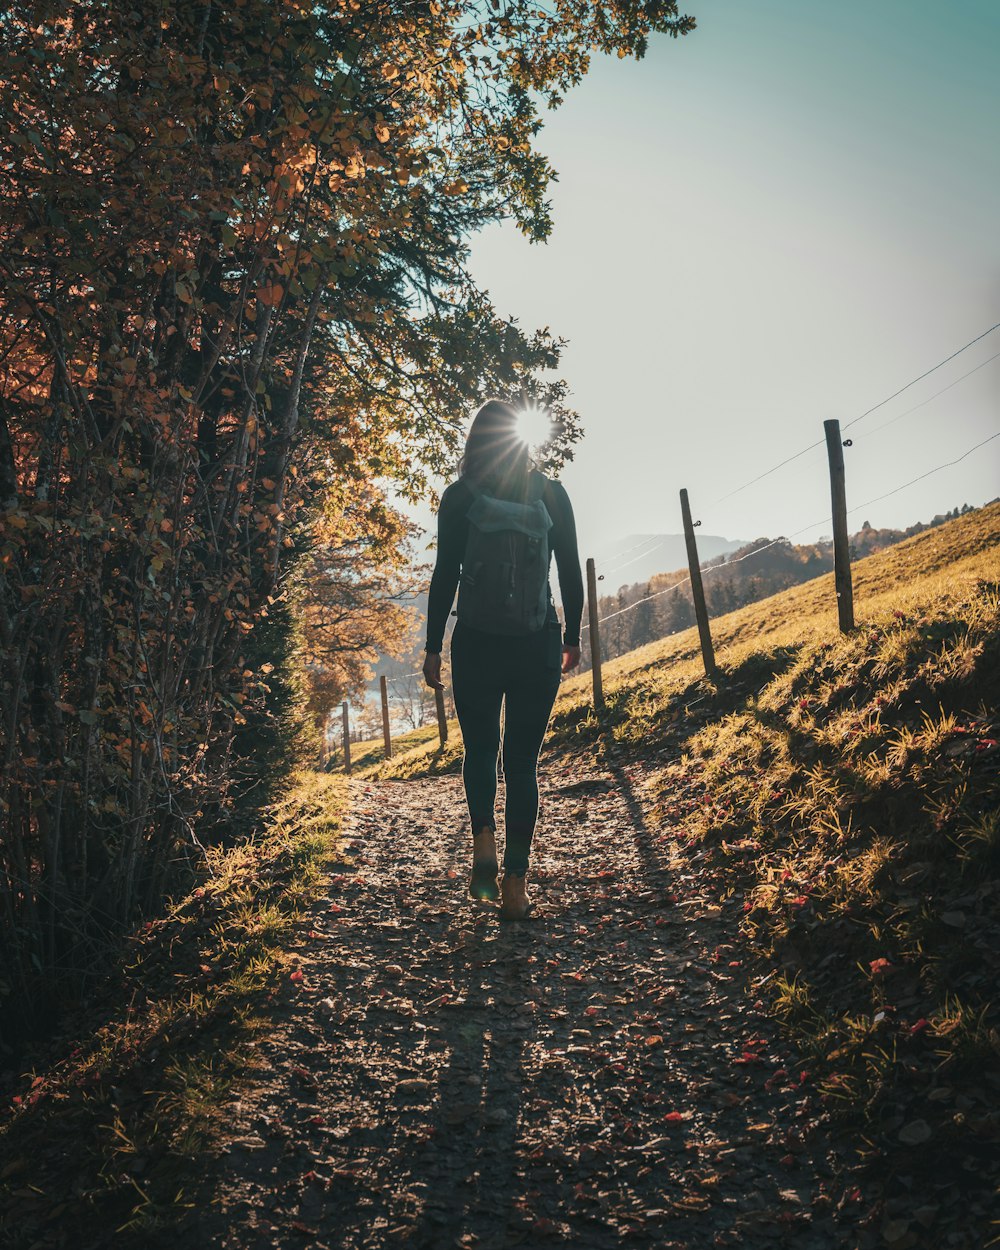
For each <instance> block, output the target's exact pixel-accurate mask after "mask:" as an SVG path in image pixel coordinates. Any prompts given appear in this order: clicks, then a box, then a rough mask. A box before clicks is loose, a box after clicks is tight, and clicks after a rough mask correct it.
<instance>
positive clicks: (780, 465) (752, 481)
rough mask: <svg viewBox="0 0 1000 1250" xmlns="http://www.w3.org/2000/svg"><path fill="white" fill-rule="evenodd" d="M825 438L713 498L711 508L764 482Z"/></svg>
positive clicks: (820, 443) (819, 444) (818, 444)
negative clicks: (727, 492)
mask: <svg viewBox="0 0 1000 1250" xmlns="http://www.w3.org/2000/svg"><path fill="white" fill-rule="evenodd" d="M825 441H826V440H825V439H822V438H821V439H820V440H819V442H817V443H810V444H809V446H808V447H803V448H802V450H801V451H797V452H796V453H795V454H794V455H793V456H789V457H788V459H787V460H782V461H780V462H779V463H778V464H776V465H774V466H773V467H772V468H770V469H765V470H764V472H763V473H758V475H757V476H756V477H752V478H751V479H750V481H749V482H744V483H743V485H742V486H737V487H736V489H735V490H731V491H730V492H729V494H728V495H721V496H720V497H719V498H718V499H713V500H712V502H711V503H710V504H709V507H710V508H714V507H715V505H716V504H717V503H724V502H725V501H726V500H727V499H732V497H733V496H734V495H738V494H739V493H740V492H741V491H744V490H746V489H747V487H749V486H755V485H756V484H757V482H762V481H763V480H764V478H766V477H770V476H771V474H772V473H777V472H778V470H779V469H783V468H784V467H785V465H786V464H791V463H792V461H793V460H798V459H799V458H800V457H801V456H804V455H805V454H806V452H807V451H812V450H813V449H814V448H816V447H822V446H823V443H824V442H825Z"/></svg>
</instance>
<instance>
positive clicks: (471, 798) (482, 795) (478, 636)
mask: <svg viewBox="0 0 1000 1250" xmlns="http://www.w3.org/2000/svg"><path fill="white" fill-rule="evenodd" d="M561 665H562V635H561V631H560V627H559V623H558V621H555V622H552V623H551V624H548V625H546V626H544V627H543V628H542V629H540V630H539V631H538V632H537V633H535V634H528V635H526V636H524V637H521V638H506V637H503V636H501V635H498V634H486V633H482V632H481V631H479V630H476V629H469V628H468V627H467V626H463V625H462V624H461V622H459V624H457V625H456V626H455V632H454V634H453V635H452V639H451V681H452V689H453V691H454V694H455V711H456V712H457V713H458V721H459V724H460V725H461V726H462V738H463V739H464V741H465V762H464V764H463V767H462V778H463V780H464V782H465V797H466V799H467V801H468V804H469V818H470V820H471V822H472V832H473V834H476V833H478V832H479V831H480V830H481V829H483V828H485V827H486V826H489V827H490V828H491V829H495V828H496V816H495V811H494V804H495V802H496V795H497V756H498V754H499V751H500V707H501V704H504V731H503V774H504V780H505V781H506V784H507V804H506V808H507V810H506V832H507V837H506V845H505V849H504V861H503V862H504V870H505V871H506V872H511V873H519V874H523V873H524V872H526V871H527V868H528V855H529V852H530V850H531V837H532V834H533V833H534V831H535V821H536V820H537V818H538V772H537V769H538V752H539V750H540V749H541V745H542V739H543V738H544V737H545V730H546V727H547V726H548V723H549V715H550V713H551V711H552V704H553V703H554V702H555V697H556V692H557V691H558V689H559V672H560V668H561Z"/></svg>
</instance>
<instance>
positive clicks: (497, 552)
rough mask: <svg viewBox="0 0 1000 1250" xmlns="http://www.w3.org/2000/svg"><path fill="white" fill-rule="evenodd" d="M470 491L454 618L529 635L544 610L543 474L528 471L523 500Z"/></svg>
mask: <svg viewBox="0 0 1000 1250" xmlns="http://www.w3.org/2000/svg"><path fill="white" fill-rule="evenodd" d="M463 481H464V482H465V484H466V486H467V487H468V488H469V490H470V491H471V492H472V496H473V499H472V504H471V506H470V508H469V511H468V513H467V514H466V515H467V517H468V521H469V534H468V538H467V539H466V543H465V556H464V558H463V560H462V577H461V581H460V582H459V587H458V619H459V621H461V622H462V624H464V625H468V626H470V627H471V628H472V629H479V630H483V631H484V632H485V633H488V634H508V635H517V634H534V633H536V632H537V631H538V630H540V629H541V628H542V627H543V626H544V625H545V622H546V620H547V618H548V612H549V530H550V529H551V528H552V518H551V517H550V516H549V513H548V509H547V508H546V507H545V504H544V503H543V502H542V494H543V492H544V490H545V487H546V485H547V481H546V479H545V477H544V476H543V475H542V474H541V473H538V472H533V473H532V474H531V476H530V478H529V480H528V490H527V495H526V498H525V500H524V502H523V503H522V502H515V501H513V500H509V499H497V498H496V497H495V496H493V495H490V494H488V493H487V492H486V491H485V490H483V489H482V488H481V487H478V486H476V485H474V484H473V483H472V482H471V481H470V480H469V479H468V478H463Z"/></svg>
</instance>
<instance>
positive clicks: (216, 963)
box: [0, 773, 347, 1250]
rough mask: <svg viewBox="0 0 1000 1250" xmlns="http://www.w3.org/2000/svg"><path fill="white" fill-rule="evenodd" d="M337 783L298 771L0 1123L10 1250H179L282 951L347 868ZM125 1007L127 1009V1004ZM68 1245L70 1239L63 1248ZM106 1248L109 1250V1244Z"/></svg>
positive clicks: (282, 979)
mask: <svg viewBox="0 0 1000 1250" xmlns="http://www.w3.org/2000/svg"><path fill="white" fill-rule="evenodd" d="M346 801H347V786H346V782H345V781H344V779H343V778H341V777H336V776H329V775H323V774H316V773H306V774H303V775H302V776H300V777H299V778H298V779H297V780H296V782H295V784H294V785H293V786H291V788H290V790H289V792H288V794H287V796H286V797H285V798H284V799H282V800H281V801H280V802H278V803H276V804H275V805H274V806H273V807H272V808H271V809H270V810H269V811H268V813H267V814H266V819H265V821H264V822H263V825H262V828H261V831H260V833H259V834H258V835H257V836H255V837H253V838H251V839H248V840H247V841H246V842H244V843H243V844H241V845H240V846H238V847H235V848H230V849H228V850H213V851H211V852H210V855H209V871H208V872H207V873H206V876H205V878H204V880H203V882H202V884H201V885H199V886H198V887H197V888H196V889H194V890H193V891H191V892H190V893H189V894H187V895H186V896H184V897H183V898H179V899H177V900H176V902H175V903H174V905H173V906H172V907H171V908H170V909H169V911H168V912H167V914H166V915H165V916H164V917H163V918H162V919H160V920H155V921H150V922H148V923H147V924H145V925H144V927H143V928H142V930H141V931H140V932H139V933H138V934H136V935H135V937H134V939H133V940H132V941H131V943H130V944H129V948H128V952H127V958H126V960H125V962H124V965H123V967H122V969H121V973H120V976H118V977H116V978H115V979H114V980H113V982H112V983H111V984H109V985H108V986H107V988H106V990H105V991H104V993H103V994H102V999H103V1001H104V1003H105V1004H109V1005H110V1006H108V1008H107V1010H106V1011H105V1012H103V1013H102V1011H101V1009H100V1006H99V1005H97V1004H95V1006H94V1008H93V1009H92V1010H91V1011H89V1012H88V1013H86V1014H85V1015H84V1016H82V1017H81V1018H80V1019H79V1020H78V1021H77V1022H76V1029H77V1031H78V1035H79V1036H82V1037H83V1040H82V1041H79V1042H71V1041H63V1042H60V1043H58V1044H56V1045H55V1046H53V1047H52V1048H51V1053H50V1054H49V1055H48V1056H47V1057H46V1061H45V1063H44V1064H43V1063H41V1062H39V1063H38V1064H37V1067H36V1070H35V1071H34V1072H31V1073H28V1074H26V1076H25V1077H24V1078H23V1079H22V1080H21V1081H20V1082H19V1083H18V1085H17V1088H16V1090H15V1091H14V1092H13V1094H12V1095H11V1097H10V1098H9V1099H8V1100H7V1101H6V1104H5V1106H4V1109H3V1121H2V1122H0V1149H2V1158H3V1161H4V1162H3V1166H2V1168H0V1244H3V1245H4V1246H8V1247H11V1248H12V1250H21V1248H22V1247H25V1248H27V1247H31V1246H36V1245H38V1246H42V1245H48V1244H60V1236H61V1233H60V1230H62V1233H65V1230H66V1229H67V1228H69V1227H71V1228H72V1229H73V1230H74V1232H73V1237H74V1240H75V1243H76V1244H86V1245H91V1244H97V1243H98V1241H99V1240H102V1238H104V1237H106V1236H107V1235H108V1232H109V1230H110V1229H115V1230H117V1232H116V1234H115V1245H116V1246H118V1245H121V1246H126V1245H136V1246H142V1247H152V1246H158V1245H161V1244H162V1245H167V1244H169V1245H174V1244H176V1236H177V1234H178V1231H179V1230H180V1229H182V1228H183V1226H184V1224H185V1221H186V1220H187V1219H188V1218H189V1217H190V1216H191V1215H192V1213H193V1212H195V1211H196V1210H197V1208H198V1206H199V1205H200V1202H201V1201H202V1199H201V1195H202V1193H203V1190H204V1188H205V1186H206V1185H207V1184H208V1181H207V1179H206V1171H207V1168H206V1161H207V1160H208V1159H210V1157H211V1156H212V1154H213V1152H214V1151H215V1150H216V1148H217V1146H218V1144H219V1143H220V1142H221V1141H222V1140H223V1138H224V1135H225V1130H226V1127H227V1126H226V1107H227V1105H228V1103H229V1101H230V1099H231V1096H232V1088H233V1086H234V1085H235V1084H238V1082H239V1078H240V1074H241V1073H242V1072H243V1071H245V1069H246V1067H247V1066H248V1065H251V1064H252V1063H253V1062H254V1058H253V1052H252V1048H251V1045H250V1044H251V1043H252V1041H253V1039H254V1038H255V1037H256V1036H258V1035H259V1034H260V1033H261V1032H263V1031H265V1030H266V1029H267V1028H268V1027H269V1026H270V1022H271V1020H272V1018H273V1015H274V1011H275V1009H276V1007H277V1006H278V1005H280V999H281V995H282V994H283V993H284V992H285V987H286V986H289V985H290V982H289V977H290V975H291V973H292V971H293V966H294V962H295V957H294V956H292V955H290V954H289V953H288V952H287V950H286V941H287V938H288V937H289V935H290V931H291V930H292V929H293V927H294V926H295V924H296V922H297V921H298V920H299V919H300V917H301V916H302V915H303V913H304V911H305V909H306V908H307V907H308V905H309V903H310V902H311V900H312V899H313V898H315V896H316V893H317V891H318V889H319V888H320V886H321V883H322V881H323V878H324V869H325V867H326V866H327V865H328V864H329V863H330V862H331V861H332V860H333V859H334V858H335V856H336V851H337V846H338V843H339V833H340V823H341V816H342V813H343V810H344V806H345V803H346ZM121 1004H127V1005H126V1006H124V1007H123V1006H121ZM62 1239H63V1240H65V1237H63V1238H62ZM102 1244H103V1241H102Z"/></svg>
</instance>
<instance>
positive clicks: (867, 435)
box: [861, 352, 1000, 438]
mask: <svg viewBox="0 0 1000 1250" xmlns="http://www.w3.org/2000/svg"><path fill="white" fill-rule="evenodd" d="M998 356H1000V352H994V353H993V355H992V356H987V357H986V359H985V360H984V361H983V362H982V364H979V365H976V367H975V368H974V369H970V370H969V372H968V373H963V374H962V376H961V377H958V378H956V379H955V381H954V382H949V383H948V385H947V386H942V387H941V389H940V390H939V391H935V392H934V394H933V395H931V396H929V397H928V398H927V399H922V400H921V401H920V403H919V404H914V405H913V407H912V408H907V409H906V410H905V411H903V412H901V413H900V414H899V416H896V417H890V418H889V420H888V421H883V422H882V424H881V425H876V426H875V428H874V429H872V430H868V431H867V433H865V434H862V435H861V437H862V438H870V437H871V435H872V434H877V433H878V432H879V430H884V429H887V428H888V427H889V426H890V425H895V424H896V422H897V421H902V419H903V418H904V417H908V416H909V415H910V413H911V412H916V411H917V409H918V408H924V407H926V406H927V404H929V403H931V402H932V401H933V400H935V399H937V398H938V396H939V395H943V394H944V393H945V391H950V390H951V388H952V387H953V386H958V384H959V382H964V381H965V379H966V378H971V377H972V375H973V374H974V373H978V372H979V370H980V369H985V368H986V366H987V365H988V364H989V363H990V362H991V361H993V360H996V359H997V357H998Z"/></svg>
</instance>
